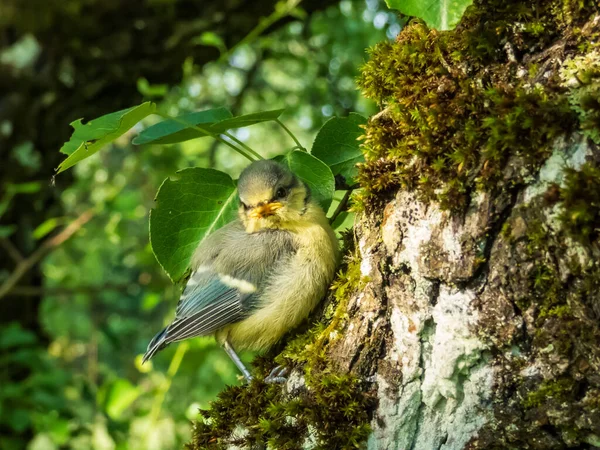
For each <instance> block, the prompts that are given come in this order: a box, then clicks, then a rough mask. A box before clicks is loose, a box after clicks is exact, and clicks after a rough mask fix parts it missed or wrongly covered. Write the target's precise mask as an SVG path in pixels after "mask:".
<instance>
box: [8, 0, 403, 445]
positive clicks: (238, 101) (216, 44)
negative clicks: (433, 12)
mask: <svg viewBox="0 0 600 450" xmlns="http://www.w3.org/2000/svg"><path fill="white" fill-rule="evenodd" d="M400 26H401V24H400V22H399V19H398V17H397V15H396V14H395V13H394V12H391V11H389V10H387V8H386V7H385V4H384V3H383V1H378V0H367V1H364V0H344V1H342V2H338V1H323V2H316V1H313V2H310V1H308V0H307V1H306V2H301V1H298V0H287V1H280V2H275V1H242V0H237V1H224V2H206V1H200V0H196V1H191V0H145V1H135V2H134V1H130V2H123V1H120V0H63V1H60V2H54V1H46V0H0V176H1V178H0V244H1V245H0V449H3V450H4V449H6V450H12V449H29V450H54V449H81V450H84V449H85V450H88V449H97V450H113V449H132V450H135V449H144V450H154V449H160V450H169V449H176V448H181V447H182V445H183V444H184V443H185V442H186V440H187V439H188V438H189V436H190V420H191V419H193V418H194V417H195V416H196V415H197V411H198V408H203V407H207V406H208V404H209V402H210V400H211V399H213V398H214V397H215V396H216V394H217V393H218V392H219V391H220V390H221V389H222V388H223V387H224V385H225V384H234V383H239V380H238V377H237V375H238V374H237V371H236V369H235V367H234V366H233V365H232V364H231V362H230V361H229V359H228V358H227V356H226V355H225V353H224V352H222V351H221V350H220V349H219V348H218V347H217V346H216V344H215V343H214V342H213V340H212V339H211V338H204V339H195V340H192V341H190V342H189V343H185V344H181V345H179V346H171V347H170V348H168V349H167V350H165V351H163V352H161V353H160V354H159V355H158V356H157V357H156V358H155V359H154V360H153V361H152V362H151V363H150V364H146V365H144V366H142V365H141V364H140V362H141V354H142V353H143V352H144V350H145V347H146V345H147V343H148V341H149V339H150V338H151V337H152V336H153V334H154V333H155V332H156V331H157V330H159V329H160V328H161V327H162V326H164V324H165V323H166V321H167V320H168V319H169V318H170V316H171V314H172V312H173V310H174V307H175V304H176V302H177V299H178V296H179V292H180V288H179V287H177V286H173V285H172V284H171V282H170V281H169V279H168V278H167V277H166V275H165V274H164V273H163V272H162V270H161V268H160V266H159V265H158V263H157V262H156V260H155V258H154V256H153V254H152V251H151V249H150V246H149V242H148V214H149V211H150V209H151V208H152V206H153V199H154V195H155V193H156V191H157V189H158V187H159V186H160V184H161V182H162V181H163V180H164V179H165V178H166V177H168V176H169V175H172V174H174V173H175V172H176V171H177V170H179V169H183V168H186V167H193V166H201V167H214V168H218V169H220V170H224V171H227V172H228V173H230V174H231V175H233V176H236V175H237V174H239V172H240V171H241V169H242V168H243V167H244V165H245V164H246V161H244V160H243V159H242V158H241V157H240V156H238V155H237V154H235V153H233V152H232V151H230V150H229V149H228V148H227V147H223V148H222V147H221V146H220V145H216V144H215V143H214V142H212V141H211V140H209V139H204V140H195V141H188V142H186V143H183V144H180V145H171V146H145V147H136V146H132V145H130V143H129V142H130V138H131V134H130V135H127V136H124V137H123V138H122V139H120V140H119V141H118V142H117V143H116V144H115V145H113V146H111V148H109V149H105V150H103V151H101V152H100V153H99V154H97V155H96V156H94V157H92V158H89V159H87V160H85V161H84V162H82V163H80V164H78V165H77V166H76V167H75V168H74V169H72V170H70V171H69V172H67V173H66V174H65V175H62V174H61V175H60V176H58V177H56V179H54V178H53V173H54V168H55V167H56V166H57V165H58V163H59V162H60V160H61V159H62V156H61V155H60V154H59V153H58V149H59V148H60V146H61V145H62V143H63V142H64V141H65V140H67V139H68V137H69V135H70V132H71V130H70V127H69V123H70V122H72V121H73V120H76V119H78V118H80V117H84V118H86V119H92V118H95V117H98V116H100V115H102V114H106V113H109V112H113V111H116V110H119V109H123V108H126V107H129V106H133V105H135V104H138V103H140V102H141V101H143V100H153V101H155V102H157V104H158V107H159V109H161V110H162V111H164V112H166V113H168V114H171V115H177V114H182V113H185V112H189V111H193V110H201V109H206V108H211V107H217V106H227V107H228V108H230V109H231V110H232V112H233V113H234V114H242V113H250V112H255V111H260V110H267V109H275V108H287V109H286V112H285V113H284V115H283V116H282V120H283V122H284V123H285V124H286V125H287V126H288V127H289V128H290V129H291V130H292V131H293V132H294V134H295V135H296V136H297V137H298V138H299V140H300V142H301V143H302V144H303V145H304V146H305V147H308V148H310V146H311V145H312V141H313V139H314V136H315V134H316V132H317V130H318V129H319V128H320V127H321V125H322V124H323V123H324V122H325V121H326V120H328V119H329V118H330V117H332V116H335V115H338V116H346V115H347V114H348V113H349V112H358V113H361V114H363V115H365V116H368V115H370V114H372V113H373V112H374V111H375V105H373V104H370V103H369V102H367V101H366V100H364V99H363V98H361V97H360V95H359V93H358V91H357V90H356V87H355V83H354V80H355V77H356V76H357V73H358V70H359V68H360V66H361V64H362V63H363V62H364V61H365V60H366V58H367V57H368V55H367V53H366V50H367V48H368V47H370V46H372V45H374V44H375V43H377V42H379V41H381V40H384V39H393V38H394V36H395V35H396V34H397V33H398V32H399V31H400ZM149 123H152V121H151V120H149V121H148V123H146V124H145V125H148V124H149ZM142 126H143V124H140V125H138V130H139V129H141V128H140V127H142ZM134 134H135V133H134ZM236 136H237V138H238V139H241V140H242V141H244V142H246V143H247V144H249V145H250V146H251V147H252V148H254V149H256V150H258V151H259V152H261V153H262V154H263V156H266V157H268V156H272V155H275V154H278V153H282V152H284V151H286V150H287V149H291V148H292V147H293V145H294V143H293V141H291V140H290V138H289V137H288V136H287V135H286V134H285V133H283V132H282V130H281V129H280V128H279V127H277V126H276V125H275V124H269V123H267V124H261V125H257V126H253V127H249V128H242V129H239V130H237V131H236ZM251 357H252V355H245V358H246V359H248V358H250V359H251Z"/></svg>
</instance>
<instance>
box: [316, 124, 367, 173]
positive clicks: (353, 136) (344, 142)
mask: <svg viewBox="0 0 600 450" xmlns="http://www.w3.org/2000/svg"><path fill="white" fill-rule="evenodd" d="M366 123H367V119H366V118H365V117H363V116H361V115H360V114H356V113H350V115H349V116H348V117H333V118H331V119H329V120H328V121H327V122H325V124H324V125H323V126H322V127H321V129H320V130H319V132H318V133H317V137H316V138H315V142H314V143H313V147H312V150H311V153H312V154H313V155H314V156H316V157H317V158H319V159H320V160H321V161H323V162H324V163H325V164H327V165H328V166H329V168H330V169H331V171H332V172H333V175H334V176H335V175H338V174H339V175H342V176H343V177H344V178H345V179H346V183H348V184H350V185H351V184H354V177H356V175H357V173H358V169H357V168H356V163H359V162H362V161H364V159H365V158H364V156H363V154H362V152H361V150H360V144H359V141H358V140H357V139H358V137H359V136H361V135H362V134H363V129H362V128H361V127H360V126H361V125H364V124H366Z"/></svg>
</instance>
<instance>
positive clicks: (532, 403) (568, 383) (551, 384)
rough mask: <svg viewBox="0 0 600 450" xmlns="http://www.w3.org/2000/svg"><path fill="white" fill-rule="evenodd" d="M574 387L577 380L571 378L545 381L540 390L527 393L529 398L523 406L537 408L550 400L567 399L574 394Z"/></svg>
mask: <svg viewBox="0 0 600 450" xmlns="http://www.w3.org/2000/svg"><path fill="white" fill-rule="evenodd" d="M574 388H575V382H574V381H573V380H572V379H571V378H561V379H559V380H554V381H548V382H544V383H542V385H541V386H540V388H539V389H538V390H536V391H531V392H529V393H528V394H527V398H526V399H525V400H523V407H525V408H535V407H539V406H540V405H542V404H544V403H546V402H548V401H553V402H562V401H565V400H567V399H568V398H569V397H571V396H572V395H573V390H574Z"/></svg>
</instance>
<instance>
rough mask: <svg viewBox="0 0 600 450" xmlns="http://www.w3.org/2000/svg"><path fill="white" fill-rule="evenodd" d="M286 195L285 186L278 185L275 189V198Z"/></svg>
mask: <svg viewBox="0 0 600 450" xmlns="http://www.w3.org/2000/svg"><path fill="white" fill-rule="evenodd" d="M286 195H287V189H286V188H282V187H280V188H279V189H277V192H276V193H275V196H276V197H277V198H283V197H285V196H286Z"/></svg>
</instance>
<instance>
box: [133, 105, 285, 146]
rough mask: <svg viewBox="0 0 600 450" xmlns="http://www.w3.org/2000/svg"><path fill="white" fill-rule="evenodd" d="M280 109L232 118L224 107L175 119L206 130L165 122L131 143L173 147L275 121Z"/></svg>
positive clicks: (281, 110)
mask: <svg viewBox="0 0 600 450" xmlns="http://www.w3.org/2000/svg"><path fill="white" fill-rule="evenodd" d="M283 111H284V110H283V109H275V110H272V111H261V112H257V113H252V114H246V115H243V116H237V117H233V116H232V115H231V113H230V112H229V111H228V110H227V109H225V108H217V109H209V110H207V111H199V112H194V113H190V114H184V115H182V116H178V117H177V119H179V120H183V121H185V122H186V123H188V124H189V125H190V126H194V125H201V126H202V128H203V129H205V130H206V131H200V130H196V129H194V128H188V127H186V126H185V125H183V124H182V123H180V122H175V121H174V120H165V121H164V122H160V123H157V124H156V125H153V126H151V127H149V128H147V129H146V130H144V131H142V132H141V133H140V135H139V136H138V137H136V138H135V139H134V140H133V143H134V144H138V145H142V144H148V143H150V142H152V143H154V144H175V143H177V142H183V141H189V140H190V139H196V138H201V137H206V136H216V135H219V134H222V133H224V132H226V131H227V130H231V129H234V128H243V127H247V126H250V125H254V124H257V123H261V122H268V121H271V120H276V119H277V118H278V117H279V116H280V115H281V113H282V112H283Z"/></svg>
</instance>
